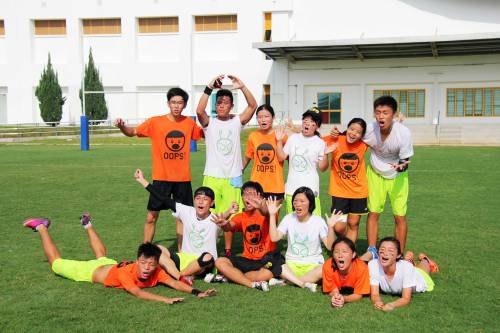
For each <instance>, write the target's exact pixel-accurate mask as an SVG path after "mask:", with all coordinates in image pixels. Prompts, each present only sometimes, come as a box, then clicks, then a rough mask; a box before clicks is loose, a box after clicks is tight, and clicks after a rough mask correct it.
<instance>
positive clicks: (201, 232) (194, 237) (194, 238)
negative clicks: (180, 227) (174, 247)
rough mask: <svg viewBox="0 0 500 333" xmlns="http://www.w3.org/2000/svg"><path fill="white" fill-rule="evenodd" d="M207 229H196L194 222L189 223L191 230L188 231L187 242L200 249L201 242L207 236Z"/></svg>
mask: <svg viewBox="0 0 500 333" xmlns="http://www.w3.org/2000/svg"><path fill="white" fill-rule="evenodd" d="M207 232H208V231H207V230H205V228H201V229H196V226H195V225H194V224H192V225H191V230H189V232H188V238H189V242H190V243H191V245H193V247H195V248H197V249H200V248H201V247H202V246H203V242H204V240H205V238H206V237H207Z"/></svg>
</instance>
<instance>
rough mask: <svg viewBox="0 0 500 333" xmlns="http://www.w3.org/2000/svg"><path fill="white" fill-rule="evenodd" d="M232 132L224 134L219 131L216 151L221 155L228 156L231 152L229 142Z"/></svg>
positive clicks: (231, 147)
mask: <svg viewBox="0 0 500 333" xmlns="http://www.w3.org/2000/svg"><path fill="white" fill-rule="evenodd" d="M231 135H233V132H231V131H227V132H226V134H225V133H224V131H223V130H220V131H219V138H218V139H217V143H216V147H217V151H218V152H219V153H221V154H222V155H230V154H231V153H232V152H233V141H232V140H231Z"/></svg>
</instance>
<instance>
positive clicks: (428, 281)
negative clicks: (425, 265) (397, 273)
mask: <svg viewBox="0 0 500 333" xmlns="http://www.w3.org/2000/svg"><path fill="white" fill-rule="evenodd" d="M415 269H416V270H417V273H418V274H420V275H421V276H422V277H423V278H424V281H425V283H426V284H427V290H426V292H431V291H433V290H434V281H433V280H432V278H431V276H430V275H429V274H427V272H426V271H424V270H423V269H421V268H418V267H415Z"/></svg>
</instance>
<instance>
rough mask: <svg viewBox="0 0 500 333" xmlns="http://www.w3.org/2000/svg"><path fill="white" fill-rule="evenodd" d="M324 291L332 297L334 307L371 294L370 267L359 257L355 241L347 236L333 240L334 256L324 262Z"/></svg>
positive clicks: (339, 306)
mask: <svg viewBox="0 0 500 333" xmlns="http://www.w3.org/2000/svg"><path fill="white" fill-rule="evenodd" d="M323 292H324V293H325V294H328V295H329V296H330V297H331V301H332V306H333V307H334V308H341V307H343V306H344V304H345V303H351V302H357V301H359V300H361V299H362V298H363V296H364V295H368V294H370V278H369V276H368V267H367V266H366V264H365V262H364V261H362V260H360V259H358V257H357V254H356V247H355V245H354V242H353V241H352V240H350V239H349V238H347V237H344V236H341V237H339V238H337V239H336V240H335V242H333V245H332V257H331V258H330V259H328V260H327V261H325V263H324V264H323Z"/></svg>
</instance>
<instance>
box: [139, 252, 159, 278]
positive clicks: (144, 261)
mask: <svg viewBox="0 0 500 333" xmlns="http://www.w3.org/2000/svg"><path fill="white" fill-rule="evenodd" d="M157 268H158V260H156V258H155V257H149V258H146V257H144V255H141V256H140V257H139V258H137V278H138V279H139V280H141V281H145V280H147V279H149V278H150V277H151V276H152V275H153V274H154V272H155V271H156V269H157Z"/></svg>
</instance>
